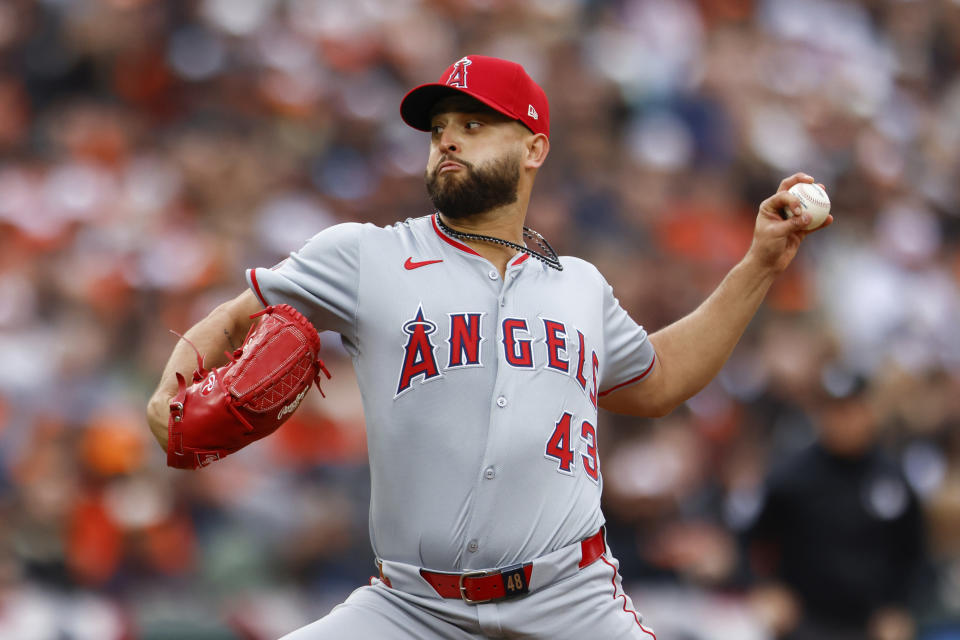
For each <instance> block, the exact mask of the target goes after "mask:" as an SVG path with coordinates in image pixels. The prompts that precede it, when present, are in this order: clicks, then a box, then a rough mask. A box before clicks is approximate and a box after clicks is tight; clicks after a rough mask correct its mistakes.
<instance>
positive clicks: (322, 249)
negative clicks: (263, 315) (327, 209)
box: [246, 222, 363, 341]
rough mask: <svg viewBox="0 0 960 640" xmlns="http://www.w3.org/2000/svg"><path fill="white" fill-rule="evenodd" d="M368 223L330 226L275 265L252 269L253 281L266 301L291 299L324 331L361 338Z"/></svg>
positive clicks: (289, 301) (250, 279) (287, 301)
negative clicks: (363, 249) (362, 262)
mask: <svg viewBox="0 0 960 640" xmlns="http://www.w3.org/2000/svg"><path fill="white" fill-rule="evenodd" d="M362 233H363V225H361V224H358V223H355V222H347V223H343V224H338V225H334V226H332V227H329V228H327V229H324V230H323V231H321V232H320V233H318V234H317V235H315V236H314V237H313V238H311V239H310V240H309V241H308V242H307V243H306V244H305V245H304V246H303V247H302V248H301V249H300V250H299V251H295V252H293V253H291V254H290V256H289V257H288V258H287V259H286V260H284V261H283V262H281V263H280V264H278V265H277V266H275V267H273V268H272V269H268V268H255V269H248V270H247V273H246V277H247V283H248V284H249V286H250V288H251V289H252V290H253V292H254V293H255V294H256V295H257V297H258V298H259V299H260V302H262V303H263V304H264V306H268V305H272V304H284V303H285V304H289V305H290V306H292V307H294V308H295V309H297V310H298V311H300V313H302V314H303V315H305V316H306V317H307V318H309V320H310V321H311V322H312V323H313V325H314V326H315V327H316V328H317V329H318V330H320V331H323V330H328V329H329V330H332V331H336V332H337V333H339V334H340V335H341V336H343V337H344V338H346V339H347V340H350V341H355V339H356V335H355V333H356V311H357V297H358V289H359V281H360V242H361V235H362Z"/></svg>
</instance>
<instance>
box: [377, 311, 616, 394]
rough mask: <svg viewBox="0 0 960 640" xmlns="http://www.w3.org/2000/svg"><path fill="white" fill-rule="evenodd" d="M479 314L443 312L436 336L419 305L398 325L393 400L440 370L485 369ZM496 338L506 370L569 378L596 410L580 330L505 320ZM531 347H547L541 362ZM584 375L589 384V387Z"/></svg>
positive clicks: (594, 368) (594, 361) (594, 364)
mask: <svg viewBox="0 0 960 640" xmlns="http://www.w3.org/2000/svg"><path fill="white" fill-rule="evenodd" d="M484 315H485V314H484V313H482V312H467V311H465V312H460V313H448V314H447V319H446V321H445V323H444V327H443V335H436V334H438V332H440V331H441V329H440V325H438V323H437V322H435V321H434V320H432V319H430V318H428V317H426V316H425V315H424V313H423V307H422V305H421V306H418V307H417V311H416V313H415V314H414V316H413V318H411V319H410V320H408V321H407V322H405V323H404V324H403V333H404V334H405V335H406V340H405V342H404V345H403V357H402V361H401V364H400V376H399V381H398V383H397V393H396V396H395V397H399V396H400V395H401V394H402V393H404V392H405V391H409V390H410V389H411V388H412V387H413V384H414V382H415V381H416V380H417V379H418V378H419V381H420V383H423V382H427V381H429V380H433V379H434V378H438V377H440V376H441V375H442V373H441V371H451V370H455V369H460V368H465V367H482V366H484V363H483V362H482V358H481V349H480V345H481V343H482V342H483V341H484V340H486V337H485V336H484V335H483V316H484ZM497 334H498V335H497V339H498V342H499V343H500V348H501V349H502V353H503V361H504V362H505V363H506V364H507V365H509V366H511V367H513V368H515V369H535V368H537V367H545V368H546V369H548V370H551V371H556V372H557V373H560V374H563V375H567V376H569V375H572V376H574V380H576V382H577V384H578V385H580V388H581V389H583V390H584V392H586V393H587V394H588V395H589V398H590V402H591V403H592V404H593V408H594V409H596V408H597V372H598V371H599V370H600V359H599V358H598V357H597V352H596V351H595V350H594V351H591V352H590V357H589V359H588V358H587V340H586V337H585V336H584V335H583V333H582V332H581V331H580V330H578V329H576V328H574V327H570V328H568V327H567V325H566V324H564V323H563V322H560V321H558V320H551V319H548V318H537V319H536V320H533V321H529V320H528V319H527V318H511V317H508V318H504V319H503V321H502V322H501V323H500V327H499V328H498V330H497ZM574 341H575V344H576V353H575V354H572V353H570V349H569V348H568V343H572V342H574ZM442 342H445V343H446V345H447V349H446V351H447V354H446V357H445V358H443V359H442V360H441V359H440V357H439V356H438V355H437V349H438V347H439V345H440V344H441V343H442ZM535 343H542V344H544V345H545V346H546V350H545V355H544V356H542V361H540V362H538V361H537V358H536V356H535V350H534V348H533V345H534V344H535ZM574 357H575V359H576V361H575V362H574V361H573V359H574ZM588 375H589V378H590V381H591V382H590V384H589V386H588V384H587V376H588Z"/></svg>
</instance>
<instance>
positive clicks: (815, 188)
mask: <svg viewBox="0 0 960 640" xmlns="http://www.w3.org/2000/svg"><path fill="white" fill-rule="evenodd" d="M789 193H792V194H793V195H795V196H797V198H799V199H800V206H802V207H803V210H804V211H806V212H807V213H808V214H810V224H808V225H807V226H806V227H804V228H805V229H806V230H807V231H812V230H813V229H816V228H817V227H819V226H820V225H822V224H823V221H824V220H826V219H827V216H828V215H829V214H830V198H829V197H828V196H827V192H826V191H824V189H823V187H821V186H820V185H818V184H810V183H807V182H800V183H797V184H795V185H793V186H792V187H790V189H789ZM784 210H785V211H786V214H787V217H788V218H791V217H793V212H792V211H791V210H790V209H784Z"/></svg>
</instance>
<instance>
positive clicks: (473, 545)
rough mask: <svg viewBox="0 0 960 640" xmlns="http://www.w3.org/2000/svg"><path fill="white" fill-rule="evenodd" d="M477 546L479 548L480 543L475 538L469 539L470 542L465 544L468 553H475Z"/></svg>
mask: <svg viewBox="0 0 960 640" xmlns="http://www.w3.org/2000/svg"><path fill="white" fill-rule="evenodd" d="M479 548H480V543H479V542H477V541H476V540H471V541H470V543H469V544H467V551H469V552H470V553H476V552H477V549H479Z"/></svg>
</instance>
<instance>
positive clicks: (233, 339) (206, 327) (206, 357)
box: [147, 293, 260, 449]
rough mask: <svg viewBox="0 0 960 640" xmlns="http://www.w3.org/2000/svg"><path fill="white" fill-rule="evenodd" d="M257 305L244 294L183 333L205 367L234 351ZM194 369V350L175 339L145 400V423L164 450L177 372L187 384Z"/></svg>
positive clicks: (217, 364)
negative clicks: (156, 381)
mask: <svg viewBox="0 0 960 640" xmlns="http://www.w3.org/2000/svg"><path fill="white" fill-rule="evenodd" d="M259 308H260V305H259V303H258V302H257V301H256V299H255V298H252V297H251V296H249V295H247V294H246V293H245V294H243V295H241V296H239V297H237V298H235V299H234V300H231V301H230V302H226V303H224V304H222V305H220V306H219V307H217V308H216V309H214V310H213V311H211V312H210V314H209V315H208V316H207V317H206V318H204V319H203V320H201V321H200V322H198V323H197V324H196V325H194V326H193V327H191V328H190V329H189V330H188V331H187V332H186V333H185V334H184V337H186V338H187V339H188V340H189V341H190V342H192V343H193V344H194V345H195V346H196V348H197V351H199V352H200V353H201V354H202V355H203V364H204V367H205V368H207V369H210V368H213V367H218V366H220V365H222V364H224V363H226V361H227V356H226V353H225V352H228V351H233V350H234V349H236V348H237V347H239V346H240V345H241V344H243V339H244V337H245V336H246V334H247V331H248V330H249V329H250V325H251V324H252V323H253V321H252V320H251V319H250V315H251V314H252V313H255V312H256V311H258V310H259ZM196 368H197V352H196V351H194V348H193V347H192V346H190V343H188V342H187V341H186V340H177V342H176V344H175V345H174V348H173V353H171V355H170V359H169V360H168V361H167V365H166V366H165V367H164V369H163V374H162V375H161V377H160V383H159V384H158V385H157V389H156V391H154V393H153V396H152V397H151V398H150V400H149V402H148V403H147V423H148V424H149V426H150V432H151V433H153V436H154V437H155V438H156V439H157V442H159V443H160V445H161V446H162V447H164V449H165V448H166V446H167V419H168V416H169V415H170V400H171V399H172V398H173V397H174V396H175V395H176V394H177V373H180V375H182V376H183V377H184V378H185V379H186V380H187V384H189V383H190V382H191V381H192V376H193V372H194V370H196Z"/></svg>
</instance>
